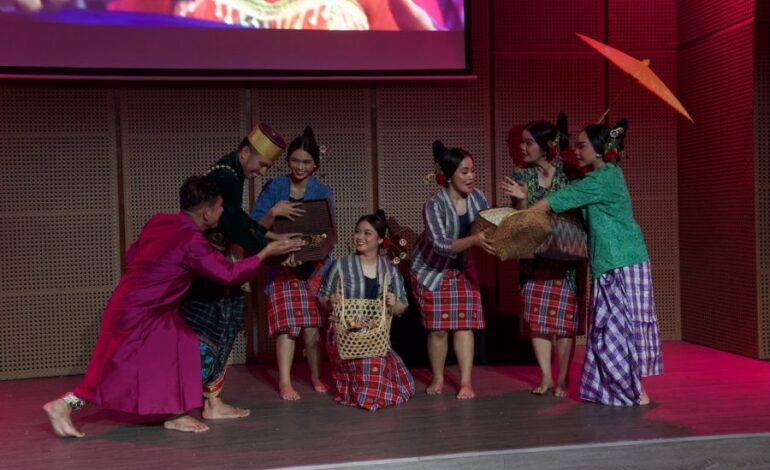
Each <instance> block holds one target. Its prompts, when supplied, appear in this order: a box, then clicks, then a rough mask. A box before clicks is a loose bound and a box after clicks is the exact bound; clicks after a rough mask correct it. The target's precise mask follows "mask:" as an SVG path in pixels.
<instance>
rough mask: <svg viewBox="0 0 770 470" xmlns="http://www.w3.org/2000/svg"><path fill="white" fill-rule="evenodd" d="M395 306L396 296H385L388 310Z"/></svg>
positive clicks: (389, 293) (390, 294) (391, 294)
mask: <svg viewBox="0 0 770 470" xmlns="http://www.w3.org/2000/svg"><path fill="white" fill-rule="evenodd" d="M394 305H396V294H394V293H393V292H388V293H387V294H385V306H386V307H388V309H391V308H393V306H394Z"/></svg>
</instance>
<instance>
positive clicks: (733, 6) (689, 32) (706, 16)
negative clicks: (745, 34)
mask: <svg viewBox="0 0 770 470" xmlns="http://www.w3.org/2000/svg"><path fill="white" fill-rule="evenodd" d="M754 1H755V0H678V2H677V10H678V12H679V14H678V15H677V34H678V36H679V39H678V41H679V44H683V43H687V42H690V41H692V40H694V39H696V38H699V37H703V36H706V35H708V34H712V33H715V32H717V31H722V30H724V29H727V28H729V27H730V26H731V25H734V24H737V23H740V22H742V21H745V20H748V19H751V18H752V17H753V16H754ZM757 1H758V2H762V1H767V0H757Z"/></svg>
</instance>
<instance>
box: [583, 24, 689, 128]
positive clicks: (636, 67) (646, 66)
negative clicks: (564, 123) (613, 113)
mask: <svg viewBox="0 0 770 470" xmlns="http://www.w3.org/2000/svg"><path fill="white" fill-rule="evenodd" d="M575 34H577V36H578V37H579V38H580V39H582V40H583V41H585V42H586V43H588V45H589V46H591V47H593V48H594V49H596V50H597V51H599V53H600V54H601V55H603V56H604V57H606V58H607V59H609V61H610V62H612V63H613V64H615V65H617V66H618V67H620V70H622V71H624V72H626V73H627V74H629V75H631V76H632V77H634V78H635V79H636V80H637V81H638V82H639V83H641V84H642V86H644V87H645V88H647V89H648V90H650V91H651V92H653V93H654V94H655V95H657V96H658V97H659V98H660V99H662V100H663V101H665V102H666V103H668V105H669V106H671V107H672V108H674V109H675V110H677V111H679V112H680V113H681V114H682V115H683V116H684V117H686V118H687V119H689V120H690V122H692V123H694V122H695V121H693V120H692V118H691V117H690V115H689V114H688V113H687V110H686V109H684V106H682V103H680V102H679V100H678V99H676V96H674V94H673V93H671V90H669V89H668V87H667V86H666V84H665V83H663V80H661V79H660V77H658V76H657V75H655V72H653V71H652V69H650V60H649V59H645V60H639V59H635V58H634V57H631V56H630V55H628V54H626V53H625V52H621V51H619V50H617V49H615V48H614V47H610V46H608V45H606V44H604V43H602V42H599V41H597V40H596V39H591V38H589V37H588V36H584V35H582V34H580V33H575ZM609 111H610V110H609V109H608V110H607V111H605V113H604V115H603V116H602V117H601V119H599V122H601V121H602V120H603V119H604V116H606V115H607V113H608V112H609Z"/></svg>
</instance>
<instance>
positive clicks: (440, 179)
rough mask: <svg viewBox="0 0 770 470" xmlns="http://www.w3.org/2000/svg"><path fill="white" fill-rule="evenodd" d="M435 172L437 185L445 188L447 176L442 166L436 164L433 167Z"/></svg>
mask: <svg viewBox="0 0 770 470" xmlns="http://www.w3.org/2000/svg"><path fill="white" fill-rule="evenodd" d="M433 172H434V173H435V174H436V184H438V185H439V186H444V185H445V184H446V175H445V174H444V171H443V170H442V169H441V165H439V164H438V163H436V164H435V165H433Z"/></svg>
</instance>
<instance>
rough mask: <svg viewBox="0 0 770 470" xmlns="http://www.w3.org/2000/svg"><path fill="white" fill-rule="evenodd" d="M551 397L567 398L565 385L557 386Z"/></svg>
mask: <svg viewBox="0 0 770 470" xmlns="http://www.w3.org/2000/svg"><path fill="white" fill-rule="evenodd" d="M553 396H555V397H556V398H569V393H568V392H567V386H566V385H559V386H557V387H556V388H554V389H553Z"/></svg>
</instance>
